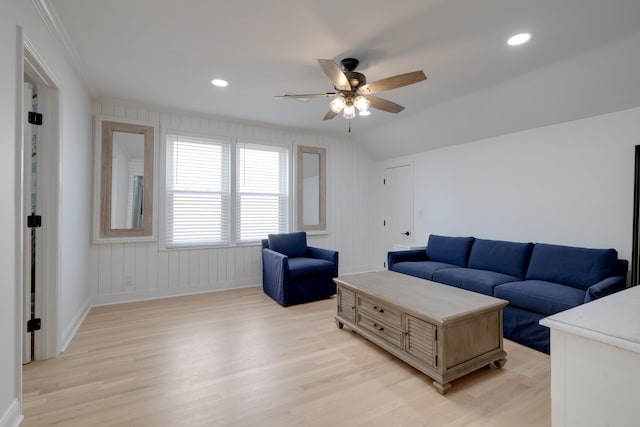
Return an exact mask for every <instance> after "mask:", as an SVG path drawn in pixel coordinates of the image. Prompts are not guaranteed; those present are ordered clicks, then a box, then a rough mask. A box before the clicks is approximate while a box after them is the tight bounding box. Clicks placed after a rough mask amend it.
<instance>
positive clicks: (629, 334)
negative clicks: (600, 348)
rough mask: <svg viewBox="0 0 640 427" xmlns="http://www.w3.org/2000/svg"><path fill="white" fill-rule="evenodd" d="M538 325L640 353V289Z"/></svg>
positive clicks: (611, 296)
mask: <svg viewBox="0 0 640 427" xmlns="http://www.w3.org/2000/svg"><path fill="white" fill-rule="evenodd" d="M540 324H541V325H543V326H546V327H548V328H551V329H556V330H560V331H563V332H568V333H571V334H574V335H578V336H582V337H585V338H589V339H592V340H595V341H599V342H602V343H604V344H609V345H613V346H616V347H619V348H622V349H625V350H629V351H633V352H636V353H640V286H636V287H633V288H629V289H625V290H623V291H620V292H616V293H615V294H612V295H609V296H606V297H604V298H600V299H597V300H595V301H592V302H589V303H587V304H583V305H580V306H578V307H575V308H572V309H570V310H567V311H563V312H560V313H558V314H554V315H553V316H550V317H546V318H544V319H542V320H541V321H540Z"/></svg>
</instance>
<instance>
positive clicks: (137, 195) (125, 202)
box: [111, 131, 144, 229]
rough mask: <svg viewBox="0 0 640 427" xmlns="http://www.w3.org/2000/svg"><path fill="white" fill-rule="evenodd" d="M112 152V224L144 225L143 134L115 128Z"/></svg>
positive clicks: (125, 226)
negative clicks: (118, 130) (119, 130)
mask: <svg viewBox="0 0 640 427" xmlns="http://www.w3.org/2000/svg"><path fill="white" fill-rule="evenodd" d="M111 154H112V155H111V228H120V229H125V228H141V227H142V213H143V206H142V198H143V194H144V135H141V134H133V133H125V132H117V131H116V132H113V150H112V153H111Z"/></svg>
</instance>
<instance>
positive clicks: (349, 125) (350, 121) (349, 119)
mask: <svg viewBox="0 0 640 427" xmlns="http://www.w3.org/2000/svg"><path fill="white" fill-rule="evenodd" d="M349 133H351V119H349Z"/></svg>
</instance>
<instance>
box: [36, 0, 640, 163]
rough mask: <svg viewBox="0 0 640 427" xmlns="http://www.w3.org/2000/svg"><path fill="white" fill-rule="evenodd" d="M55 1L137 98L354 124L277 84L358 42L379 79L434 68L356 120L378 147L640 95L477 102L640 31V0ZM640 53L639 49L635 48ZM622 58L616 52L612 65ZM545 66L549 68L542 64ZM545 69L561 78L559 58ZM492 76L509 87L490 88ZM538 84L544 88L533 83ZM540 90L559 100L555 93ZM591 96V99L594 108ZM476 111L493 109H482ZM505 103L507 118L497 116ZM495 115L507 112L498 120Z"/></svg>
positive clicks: (318, 81)
mask: <svg viewBox="0 0 640 427" xmlns="http://www.w3.org/2000/svg"><path fill="white" fill-rule="evenodd" d="M48 3H49V5H51V6H53V8H54V10H55V13H56V14H57V16H58V18H59V20H60V22H61V23H62V26H63V28H64V30H65V32H66V34H67V36H68V39H69V40H70V41H71V44H72V46H73V47H74V48H75V50H76V51H77V54H78V57H79V64H78V68H79V69H80V70H81V72H82V74H83V77H84V79H85V81H87V82H88V85H89V86H90V90H91V92H92V94H93V95H94V96H95V97H98V98H99V97H115V98H122V99H131V100H134V101H137V102H142V103H148V104H153V105H158V106H163V107H167V108H172V109H179V110H186V111H191V112H197V113H205V114H213V115H216V116H222V117H228V118H232V119H237V120H248V121H252V122H259V123H268V124H269V125H276V126H287V127H293V128H297V129H303V130H307V131H313V132H329V133H340V134H343V135H347V129H348V123H347V121H346V120H345V119H343V118H342V117H340V116H339V117H337V118H335V119H333V120H332V121H323V120H322V117H323V116H324V114H325V113H326V111H327V110H328V100H327V99H314V100H310V101H308V102H303V101H297V100H291V99H287V100H274V99H273V96H274V95H279V94H282V93H284V92H289V93H316V92H320V93H322V92H327V91H332V90H333V87H332V85H331V83H330V82H329V80H328V79H327V77H326V76H325V75H324V73H323V72H322V70H321V68H320V67H319V65H318V63H317V61H316V59H317V58H328V59H335V60H336V61H337V62H339V60H340V59H342V58H344V57H347V56H353V57H356V58H358V59H359V60H360V61H361V66H360V68H359V69H358V71H360V72H363V73H364V74H365V75H366V76H367V80H368V81H369V82H371V81H374V80H378V79H381V78H384V77H388V76H391V75H396V74H400V73H404V72H408V71H414V70H420V69H422V70H424V72H425V73H426V75H427V77H428V80H427V81H425V82H421V83H418V84H415V85H413V86H409V87H405V88H400V89H395V90H392V91H388V92H385V93H382V94H380V96H382V97H385V98H387V99H390V100H392V101H394V102H397V103H399V104H402V105H404V106H405V107H406V110H404V111H403V112H401V113H400V114H398V115H395V114H390V113H385V112H380V111H375V110H374V112H373V114H372V115H371V116H370V117H366V118H363V117H358V118H356V119H354V120H352V128H353V131H352V133H351V134H350V137H351V138H353V139H355V140H356V141H357V142H358V143H360V144H362V146H363V147H365V148H366V149H367V150H369V151H370V152H371V154H372V155H373V156H374V157H376V158H385V157H395V156H397V155H401V154H408V153H412V152H419V151H424V150H426V149H429V148H433V147H437V146H443V145H448V144H454V143H460V142H466V141H472V140H476V139H479V138H483V137H488V136H494V135H498V134H501V133H506V132H507V131H515V130H520V129H527V128H530V127H535V126H541V125H544V124H549V123H554V122H560V121H566V120H571V119H574V118H580V117H582V116H587V115H589V114H595V113H601V112H602V111H600V110H601V109H602V108H604V106H606V109H607V110H611V111H612V110H615V109H622V108H628V107H630V106H634V105H633V104H636V105H640V96H638V97H636V96H635V94H636V93H637V92H640V90H639V89H637V87H640V85H636V89H634V92H633V94H634V96H633V97H631V96H627V97H626V98H625V97H624V96H623V97H622V98H624V99H622V100H620V97H619V96H618V97H617V98H615V99H614V98H613V97H612V100H606V99H603V97H605V96H606V93H607V92H608V91H600V92H599V93H598V99H597V100H596V99H593V100H589V99H587V100H586V101H585V99H580V100H579V102H576V103H574V104H572V105H568V104H566V105H565V104H562V103H560V105H562V109H560V108H558V111H557V112H556V111H554V112H553V114H551V113H550V110H549V109H548V108H531V106H529V108H528V109H527V111H528V113H529V114H528V115H527V117H525V118H523V117H515V116H514V117H513V119H510V118H509V117H506V116H505V115H506V114H508V113H506V112H505V111H509V110H510V109H509V108H505V107H504V105H502V106H501V107H500V108H495V109H492V108H493V107H494V106H492V105H490V104H492V103H487V102H484V101H482V102H481V103H480V104H482V105H483V106H482V108H477V107H476V106H474V102H476V103H477V102H478V99H480V98H477V99H476V100H475V101H474V96H475V97H477V96H478V94H480V95H482V94H484V95H482V96H483V97H484V98H482V99H485V100H486V99H487V96H486V94H488V93H496V94H497V93H502V95H501V96H503V98H504V99H503V101H504V102H507V101H506V100H508V98H509V96H508V93H509V90H510V89H509V87H516V86H514V85H515V84H516V82H518V81H522V82H523V83H524V84H528V85H531V84H532V82H536V80H531V78H529V80H527V78H528V77H527V76H535V78H536V79H540V76H543V75H545V73H544V70H553V67H554V64H563V63H566V61H567V60H568V59H571V58H587V59H588V52H592V51H598V49H601V48H603V47H605V46H607V45H610V44H613V43H617V42H619V41H621V40H627V39H629V38H633V37H635V35H636V34H638V33H640V25H639V24H638V22H640V1H638V0H606V1H605V0H482V1H479V0H398V1H395V2H390V1H388V0H367V1H363V0H350V1H337V0H323V1H318V0H271V1H265V0H233V1H226V0H225V1H208V0H173V1H172V0H48ZM522 31H529V32H531V33H532V34H533V38H532V40H531V42H529V43H528V44H526V45H524V46H521V47H519V48H512V47H509V46H507V45H506V43H505V41H506V39H507V38H508V37H509V36H510V35H512V34H514V33H517V32H522ZM636 51H637V49H636ZM636 53H640V51H637V52H635V53H634V52H631V53H629V54H628V56H633V55H635V54H636ZM639 56H640V55H639ZM587 59H585V61H587ZM585 63H588V61H587V62H585ZM615 66H616V64H607V65H606V67H604V69H605V72H606V70H608V69H609V68H610V67H615ZM556 68H558V69H560V66H556ZM589 68H591V67H589ZM536 70H541V71H540V72H539V73H538V74H536ZM585 72H588V70H585ZM546 74H547V75H549V76H550V77H549V78H550V79H551V78H555V77H554V75H552V74H553V73H551V72H547V73H546ZM635 74H640V73H638V72H637V70H636V71H634V73H629V76H630V78H631V79H634V78H636V77H633V75H635ZM215 77H220V78H224V79H226V80H228V81H229V83H230V85H229V87H227V88H225V89H219V88H214V87H212V86H211V85H210V84H209V81H210V80H211V79H212V78H215ZM587 77H588V78H589V79H590V81H589V82H588V83H587V82H586V81H585V84H588V85H589V86H591V87H592V86H597V85H598V84H599V83H598V82H597V81H593V80H592V76H591V75H588V74H586V75H585V76H584V78H585V79H586V78H587ZM519 79H520V80H519ZM563 79H564V80H571V81H573V80H577V81H580V79H581V75H580V73H578V75H572V76H570V77H569V76H566V75H565V76H564V77H563ZM617 80H619V79H617ZM617 80H616V81H617ZM538 81H539V80H538ZM539 82H540V83H544V82H542V81H539ZM556 83H557V82H556ZM623 83H624V82H623ZM510 85H511V86H510ZM546 86H548V87H546V89H547V90H548V91H550V90H551V89H553V93H557V92H558V91H557V90H556V89H554V88H555V86H553V85H546ZM492 88H501V89H499V90H495V91H494V92H489V91H490V90H492ZM621 90H622V89H621ZM516 92H518V89H516ZM530 92H531V93H532V94H535V92H536V88H535V86H534V87H531V88H530ZM611 92H615V93H614V94H613V95H618V94H619V93H620V91H613V90H612V91H611ZM550 93H551V92H550ZM639 95H640V94H639ZM519 96H522V94H519ZM524 96H525V97H528V95H524ZM533 98H535V96H533V97H532V99H533ZM465 100H469V103H468V104H466V105H467V108H466V110H465V108H464V107H463V106H462V104H463V103H464V102H466V101H465ZM504 102H500V103H504ZM543 102H545V103H546V104H551V105H553V104H555V102H554V100H553V99H548V98H547V99H545V100H543ZM590 102H591V103H592V104H594V107H593V108H586V107H589V105H591V104H590ZM500 103H499V102H495V104H500ZM515 104H517V102H516V103H515ZM596 104H597V106H596ZM630 104H631V105H630ZM480 110H481V111H480ZM474 111H478V113H482V114H481V116H478V119H477V120H475V121H474V117H473V115H474V114H475V113H474ZM551 111H552V110H551ZM536 112H537V113H536ZM492 114H494V116H495V117H492ZM498 114H499V115H500V117H501V120H496V118H497V115H498ZM479 118H482V124H480V123H478V121H479ZM487 121H489V122H495V123H496V125H495V126H493V125H491V126H490V125H487ZM429 123H431V125H429ZM465 124H468V125H465ZM461 128H463V129H461ZM431 129H433V132H432V133H430V132H431ZM399 141H400V142H399Z"/></svg>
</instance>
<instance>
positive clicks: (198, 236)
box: [166, 133, 290, 248]
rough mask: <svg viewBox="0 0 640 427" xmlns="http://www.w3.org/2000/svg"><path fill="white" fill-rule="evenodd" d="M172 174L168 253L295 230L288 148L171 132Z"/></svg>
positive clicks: (168, 194)
mask: <svg viewBox="0 0 640 427" xmlns="http://www.w3.org/2000/svg"><path fill="white" fill-rule="evenodd" d="M232 152H233V154H234V160H235V161H233V162H232V160H231V159H232V157H231V154H232ZM166 174H167V175H166V245H167V248H178V247H190V246H212V245H228V244H235V243H238V244H244V243H252V242H258V241H260V240H261V239H264V238H266V237H267V235H268V234H269V233H282V232H287V231H288V230H289V208H290V207H289V205H290V203H289V149H288V148H287V147H284V146H273V145H263V144H255V143H246V142H238V143H236V144H231V143H228V142H224V141H217V140H211V139H205V138H194V137H186V136H180V135H176V134H171V133H170V134H168V135H167V155H166ZM231 218H233V221H231Z"/></svg>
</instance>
